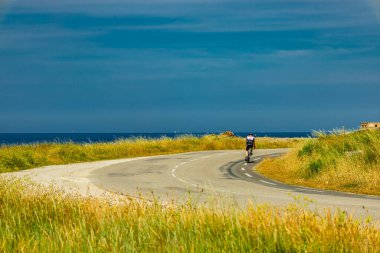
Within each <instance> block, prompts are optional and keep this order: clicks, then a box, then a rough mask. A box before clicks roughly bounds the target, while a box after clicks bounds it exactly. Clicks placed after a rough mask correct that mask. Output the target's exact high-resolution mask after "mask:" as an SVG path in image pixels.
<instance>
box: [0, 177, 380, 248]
mask: <svg viewBox="0 0 380 253" xmlns="http://www.w3.org/2000/svg"><path fill="white" fill-rule="evenodd" d="M36 191H37V189H33V190H32V191H31V190H30V189H29V188H28V187H26V186H24V185H22V183H21V182H14V181H4V180H1V181H0V207H1V208H0V252H379V251H380V244H379V241H380V230H378V229H377V228H376V227H375V226H374V225H373V224H370V223H369V222H366V221H358V220H354V219H353V218H352V217H350V216H348V215H347V214H346V213H344V212H340V211H337V212H335V213H333V212H330V211H326V212H324V213H317V212H313V211H309V210H307V209H303V208H301V207H302V205H300V206H299V205H297V204H294V205H290V206H288V207H286V208H275V207H269V206H258V207H257V206H250V207H249V208H247V209H245V210H241V209H238V208H236V207H234V206H232V205H231V206H229V207H227V208H223V209H221V208H219V207H218V206H215V207H213V206H207V207H206V206H202V205H196V204H194V203H193V202H192V201H189V202H187V203H185V204H175V203H172V204H171V205H167V206H165V207H163V206H162V205H160V204H159V203H158V202H155V203H148V202H144V201H140V202H135V201H128V202H125V203H119V204H118V205H110V204H109V203H107V202H105V201H102V200H99V199H91V198H86V199H81V198H75V197H67V196H66V197H63V196H61V195H60V194H59V193H54V192H49V191H48V192H44V191H42V192H39V193H36ZM31 192H34V194H30V193H31Z"/></svg>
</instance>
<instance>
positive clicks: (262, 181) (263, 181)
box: [260, 180, 276, 185]
mask: <svg viewBox="0 0 380 253" xmlns="http://www.w3.org/2000/svg"><path fill="white" fill-rule="evenodd" d="M260 182H261V183H265V184H271V185H276V184H275V183H271V182H267V181H265V180H260Z"/></svg>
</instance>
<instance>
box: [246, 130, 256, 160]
mask: <svg viewBox="0 0 380 253" xmlns="http://www.w3.org/2000/svg"><path fill="white" fill-rule="evenodd" d="M254 148H256V143H255V136H254V135H253V133H249V134H248V136H247V138H246V149H245V150H246V151H247V156H248V152H250V154H249V155H252V149H254Z"/></svg>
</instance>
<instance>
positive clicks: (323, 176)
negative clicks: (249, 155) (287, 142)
mask: <svg viewBox="0 0 380 253" xmlns="http://www.w3.org/2000/svg"><path fill="white" fill-rule="evenodd" d="M258 171H259V172H260V173H262V174H264V175H266V176H268V177H271V178H274V179H277V180H279V181H282V182H285V183H288V184H298V185H304V186H309V187H315V188H322V189H329V190H337V191H347V192H353V193H362V194H374V195H380V131H357V132H351V133H342V132H336V133H334V134H331V135H324V134H321V135H320V136H319V138H317V139H310V140H308V141H307V142H306V143H300V144H299V145H298V146H297V147H296V148H295V149H294V150H292V151H291V152H290V153H289V154H287V155H286V156H284V157H281V158H278V159H268V160H265V161H264V162H263V163H262V164H260V165H259V167H258Z"/></svg>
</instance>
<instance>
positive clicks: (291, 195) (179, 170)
mask: <svg viewBox="0 0 380 253" xmlns="http://www.w3.org/2000/svg"><path fill="white" fill-rule="evenodd" d="M286 151H287V150H286V149H272V150H255V151H254V154H253V158H252V162H251V163H248V164H247V163H245V162H244V161H243V153H242V152H241V151H206V152H192V153H184V154H176V155H163V156H155V157H147V158H142V159H136V160H131V161H128V162H125V163H119V164H115V165H111V166H108V167H103V168H100V169H97V170H94V171H93V172H92V173H91V174H90V175H89V176H88V178H89V179H90V180H91V181H92V183H94V184H96V185H97V186H98V187H101V188H103V189H105V190H107V191H112V192H116V193H120V194H127V195H132V196H138V195H140V194H142V195H145V196H148V197H152V193H154V196H155V197H156V198H159V199H160V200H163V201H170V200H171V199H173V198H175V199H187V198H188V196H189V193H190V195H191V196H192V198H196V199H197V200H198V201H200V202H203V201H205V202H207V203H208V202H209V201H211V200H220V199H223V200H228V201H233V202H234V203H236V204H237V205H239V206H242V207H244V206H246V205H247V203H249V202H253V203H257V204H262V203H268V204H272V205H277V206H283V205H286V204H289V203H294V202H295V198H298V197H301V198H302V199H303V198H307V199H310V200H313V202H312V203H309V208H318V209H321V208H325V207H329V208H340V209H342V210H345V211H347V212H349V213H352V214H354V215H355V216H356V217H361V216H363V217H364V216H368V215H371V216H372V217H373V218H374V219H375V220H380V197H377V196H368V195H356V194H349V193H341V192H335V191H323V190H318V189H311V188H306V187H300V186H291V185H285V184H282V183H279V182H277V181H273V180H270V179H268V178H265V177H263V176H261V175H260V174H258V173H256V172H255V166H256V165H257V164H258V163H259V162H260V161H261V160H262V159H264V158H266V157H274V156H279V155H281V154H283V153H285V152H286ZM306 202H308V201H306Z"/></svg>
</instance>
